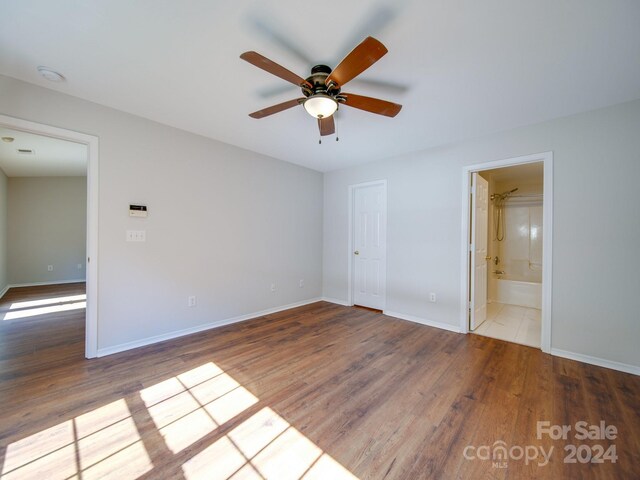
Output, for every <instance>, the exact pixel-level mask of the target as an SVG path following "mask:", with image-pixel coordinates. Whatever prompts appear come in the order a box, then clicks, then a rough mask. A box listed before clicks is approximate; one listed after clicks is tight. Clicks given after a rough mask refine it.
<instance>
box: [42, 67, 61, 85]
mask: <svg viewBox="0 0 640 480" xmlns="http://www.w3.org/2000/svg"><path fill="white" fill-rule="evenodd" d="M38 73H39V74H40V75H42V77H43V78H45V79H47V80H49V81H50V82H56V83H60V82H64V81H65V78H64V75H62V74H61V73H58V72H56V71H55V70H52V69H50V68H49V67H43V66H42V65H41V66H39V67H38Z"/></svg>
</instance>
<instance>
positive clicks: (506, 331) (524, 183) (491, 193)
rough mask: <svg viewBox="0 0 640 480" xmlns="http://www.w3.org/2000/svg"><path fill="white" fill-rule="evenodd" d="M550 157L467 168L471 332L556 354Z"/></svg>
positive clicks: (468, 317) (468, 321) (467, 306)
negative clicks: (552, 334) (552, 311)
mask: <svg viewBox="0 0 640 480" xmlns="http://www.w3.org/2000/svg"><path fill="white" fill-rule="evenodd" d="M545 155H548V156H549V158H548V160H547V159H546V158H543V157H545ZM550 155H551V154H543V155H541V156H539V158H538V159H537V161H536V158H535V156H531V157H524V158H526V160H527V161H520V162H518V161H517V160H518V159H512V161H513V163H509V161H505V162H493V163H492V164H487V165H486V166H484V168H483V166H478V167H477V168H468V169H465V170H466V171H465V175H466V177H467V178H468V182H469V183H468V187H469V188H468V190H466V191H468V192H469V197H468V206H467V212H466V216H465V225H466V226H467V232H466V235H465V250H466V251H465V254H466V255H465V256H466V262H465V265H466V275H464V276H465V277H466V285H465V287H466V288H465V290H466V296H465V310H466V318H465V320H464V324H465V327H466V329H463V331H465V332H470V333H474V334H478V335H483V336H487V337H492V338H497V339H501V340H506V341H510V342H514V343H519V344H523V345H528V346H531V347H535V348H541V349H543V350H544V351H548V350H549V349H550V329H549V322H550V303H549V302H550V288H547V287H550V285H546V282H547V279H548V282H549V283H550V278H551V277H550V267H551V265H550V243H551V235H550V233H551V232H550V231H549V232H547V231H546V230H547V228H549V230H550V228H551V225H550V217H551V215H550V212H551V208H550V205H551V199H550V198H545V197H546V196H547V195H548V194H549V195H550V188H549V187H550V185H546V181H547V180H549V179H550V178H551V172H550V171H545V170H546V169H548V168H550V164H551V161H550ZM545 160H547V161H545ZM496 163H497V165H496ZM547 212H549V214H548V215H547ZM547 217H549V218H547ZM547 248H548V250H549V252H547V251H546V250H547ZM547 261H548V263H549V265H547ZM547 268H549V271H548V272H547V271H546V270H547ZM545 294H546V295H545ZM545 297H546V298H545Z"/></svg>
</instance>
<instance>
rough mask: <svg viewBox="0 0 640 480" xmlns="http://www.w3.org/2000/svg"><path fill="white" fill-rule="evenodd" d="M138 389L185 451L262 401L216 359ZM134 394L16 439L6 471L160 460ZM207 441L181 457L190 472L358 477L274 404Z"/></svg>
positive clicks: (112, 474)
mask: <svg viewBox="0 0 640 480" xmlns="http://www.w3.org/2000/svg"><path fill="white" fill-rule="evenodd" d="M134 397H135V398H138V402H139V401H140V400H142V403H139V404H136V407H135V409H134V412H139V411H140V408H143V409H145V408H146V410H147V412H148V414H149V416H150V417H151V419H152V420H153V424H154V425H155V427H156V428H157V430H158V431H159V432H160V434H161V436H162V439H163V441H164V442H165V444H166V447H167V448H168V449H169V451H170V452H171V453H173V454H177V453H179V452H183V454H184V451H185V449H186V448H187V447H189V446H191V445H193V444H194V443H196V442H198V441H200V440H202V439H203V438H204V437H205V436H206V435H208V434H210V433H211V432H213V431H215V430H216V429H218V428H220V427H221V426H223V425H224V424H226V423H227V422H228V421H229V420H231V419H233V418H236V417H237V416H238V415H239V414H241V413H242V412H244V411H246V410H247V409H248V408H250V407H252V406H254V405H256V404H257V403H258V402H259V399H258V398H257V397H255V396H254V395H253V394H252V393H250V392H249V391H248V390H247V389H245V388H244V387H243V386H242V385H240V384H239V383H238V382H237V381H236V380H234V379H233V378H232V377H231V376H229V375H228V374H226V373H225V372H224V371H223V370H222V369H220V368H219V367H218V366H217V365H215V364H214V363H212V362H209V363H206V364H204V365H201V366H199V367H197V368H194V369H192V370H189V371H187V372H184V373H182V374H180V375H177V376H175V377H171V378H169V379H167V380H164V381H162V382H159V383H156V384H153V385H151V386H149V387H147V388H144V389H142V390H140V392H138V393H136V394H134ZM130 401H131V398H130V397H126V399H125V398H123V399H120V400H117V401H115V402H112V403H109V404H107V405H104V406H102V407H100V408H97V409H95V410H92V411H90V412H88V413H85V414H83V415H79V416H77V417H75V418H73V419H70V420H67V421H65V422H62V423H60V424H58V425H55V426H53V427H51V428H48V429H46V430H43V431H41V432H38V433H36V434H34V435H30V436H28V437H25V438H23V439H21V440H18V441H16V442H13V443H11V444H10V445H9V446H8V447H7V450H6V453H5V461H4V464H3V467H2V474H1V476H0V479H1V480H9V479H14V478H16V479H17V478H20V479H28V478H34V479H37V480H42V479H43V478H46V479H47V480H49V479H54V478H61V479H62V478H65V479H68V478H82V479H83V480H87V479H92V478H117V479H119V480H120V479H135V478H138V477H140V476H142V475H145V474H147V473H148V472H152V470H153V468H154V465H153V463H152V459H151V458H150V456H149V454H148V452H147V451H146V449H145V445H144V443H143V438H141V437H140V434H139V431H138V429H137V427H136V420H135V418H137V417H135V413H134V416H132V415H131V411H130V407H129V406H128V405H129V403H128V402H130ZM138 405H140V408H139V406H138ZM144 415H145V416H146V414H144ZM147 418H148V417H147ZM138 421H139V420H138ZM148 434H149V433H148ZM201 447H203V448H196V449H194V454H191V456H188V458H187V460H186V461H185V462H184V463H183V464H182V472H183V474H184V476H185V478H186V479H187V480H196V479H200V478H206V479H207V480H210V479H235V480H238V479H241V478H256V479H262V480H264V479H271V478H274V479H278V480H284V479H287V478H291V479H305V480H309V479H323V480H324V479H328V478H331V479H335V480H357V477H355V476H354V475H353V474H351V473H350V472H349V471H348V470H347V469H346V468H344V467H343V466H342V465H340V464H339V463H338V462H336V461H335V460H334V459H333V458H332V457H331V456H329V455H328V454H326V453H325V452H324V451H323V450H322V449H321V448H319V447H318V446H317V445H315V444H314V443H313V442H312V441H310V440H309V439H308V438H307V437H305V436H304V435H303V434H302V433H301V432H299V431H298V430H297V429H295V428H294V427H293V426H292V425H290V424H289V423H288V422H287V421H286V420H285V419H284V418H282V417H281V416H280V415H278V414H277V413H276V412H275V411H274V410H272V409H271V408H269V407H263V408H261V409H260V410H259V411H257V412H256V413H254V414H253V415H251V416H250V417H249V418H247V419H246V420H245V421H243V422H242V423H240V424H239V425H237V426H236V427H235V428H233V429H232V430H231V431H229V432H228V433H227V434H226V435H223V436H221V437H217V438H216V439H215V440H214V441H212V443H211V444H210V445H206V444H205V445H203V446H201ZM151 475H153V473H151Z"/></svg>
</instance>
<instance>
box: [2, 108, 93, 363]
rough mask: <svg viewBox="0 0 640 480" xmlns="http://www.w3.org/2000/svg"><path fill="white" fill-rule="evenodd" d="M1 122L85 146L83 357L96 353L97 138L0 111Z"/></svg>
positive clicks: (4, 125)
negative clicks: (85, 305)
mask: <svg viewBox="0 0 640 480" xmlns="http://www.w3.org/2000/svg"><path fill="white" fill-rule="evenodd" d="M0 126H2V127H5V128H10V129H13V130H20V131H23V132H28V133H34V134H36V135H43V136H46V137H53V138H59V139H61V140H68V141H71V142H75V143H81V144H83V145H86V146H87V157H88V158H87V232H86V235H87V261H86V263H85V265H86V270H85V272H86V284H87V308H86V315H85V327H86V328H85V357H86V358H94V357H96V356H97V354H98V265H99V262H98V225H99V222H98V214H99V210H98V201H99V196H98V187H99V182H98V175H99V158H98V157H99V141H98V137H96V136H94V135H87V134H85V133H80V132H75V131H73V130H66V129H63V128H58V127H53V126H51V125H45V124H42V123H36V122H31V121H28V120H23V119H20V118H15V117H10V116H7V115H0Z"/></svg>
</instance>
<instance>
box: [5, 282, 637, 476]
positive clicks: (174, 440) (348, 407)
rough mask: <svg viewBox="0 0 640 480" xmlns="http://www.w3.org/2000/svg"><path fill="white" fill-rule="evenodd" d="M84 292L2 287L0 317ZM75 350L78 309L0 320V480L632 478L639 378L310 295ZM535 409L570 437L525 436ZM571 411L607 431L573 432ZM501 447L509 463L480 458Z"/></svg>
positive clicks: (80, 336)
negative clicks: (138, 341) (166, 333)
mask: <svg viewBox="0 0 640 480" xmlns="http://www.w3.org/2000/svg"><path fill="white" fill-rule="evenodd" d="M82 293H84V285H82V284H75V285H64V286H53V287H38V288H24V289H14V290H11V291H10V292H9V293H7V295H5V297H4V298H3V299H2V301H0V319H2V318H3V317H4V316H5V315H6V313H7V312H13V311H17V310H24V311H26V310H28V309H29V307H26V308H23V309H15V308H14V309H11V306H12V305H16V304H19V303H20V302H25V301H32V300H37V299H43V298H57V297H68V296H75V295H80V294H82ZM54 305H55V304H54ZM31 308H35V307H31ZM83 353H84V310H82V309H75V310H67V311H59V312H53V313H43V314H40V315H33V316H29V317H21V318H15V319H12V320H0V380H1V383H0V408H1V410H0V411H1V413H0V468H1V473H0V478H1V479H2V480H5V479H6V480H8V479H12V478H21V479H22V478H38V479H39V480H42V479H44V478H46V479H53V478H77V479H90V478H116V479H126V478H144V479H164V478H171V479H173V478H177V479H189V480H193V479H196V478H206V479H216V478H221V479H222V478H224V479H226V478H234V479H239V478H256V479H264V478H277V479H284V478H296V479H297V478H305V479H309V478H322V479H340V478H344V479H353V478H359V479H411V480H412V479H421V478H435V479H440V478H443V479H450V478H451V479H455V478H461V479H462V478H464V479H467V478H471V479H476V478H492V479H503V478H504V479H520V478H550V479H559V478H598V479H600V478H602V479H619V478H629V479H632V478H640V378H639V377H637V376H633V375H629V374H624V373H620V372H616V371H613V370H608V369H603V368H599V367H594V366H590V365H586V364H582V363H578V362H573V361H570V360H564V359H561V358H557V357H551V356H549V355H546V354H543V353H541V352H540V351H539V350H536V349H533V348H530V347H525V346H521V345H516V344H511V343H506V342H503V341H500V340H494V339H490V338H485V337H480V336H476V335H459V334H455V333H451V332H447V331H443V330H438V329H435V328H431V327H426V326H421V325H417V324H413V323H410V322H406V321H402V320H398V319H394V318H391V317H386V316H384V315H382V314H379V313H375V312H371V311H368V310H365V309H357V308H347V307H342V306H337V305H333V304H329V303H325V302H319V303H315V304H312V305H308V306H305V307H300V308H296V309H293V310H289V311H285V312H280V313H277V314H273V315H268V316H265V317H260V318H257V319H254V320H250V321H247V322H243V323H239V324H235V325H229V326H225V327H221V328H218V329H215V330H210V331H207V332H203V333H199V334H195V335H191V336H188V337H183V338H180V339H176V340H171V341H167V342H163V343H160V344H156V345H151V346H148V347H144V348H140V349H136V350H132V351H128V352H123V353H120V354H116V355H111V356H108V357H104V358H100V359H92V360H86V359H84V358H83ZM538 421H548V422H549V423H550V424H551V425H554V424H558V425H572V432H570V433H569V437H568V439H567V440H566V441H565V440H551V439H550V438H549V437H548V436H546V435H544V436H543V437H542V438H540V439H538V438H537V436H536V433H537V431H536V424H537V422H538ZM578 421H586V422H588V423H589V424H599V422H601V421H604V422H605V423H606V424H607V425H614V426H615V427H616V428H617V430H618V435H617V438H616V439H615V440H606V439H605V440H584V441H578V440H575V439H574V437H573V435H574V434H575V431H573V426H574V425H575V423H576V422H578ZM496 442H504V443H496ZM568 444H575V445H576V446H578V445H581V444H584V445H588V446H589V448H588V449H587V447H583V448H582V449H581V455H582V457H577V458H579V459H580V458H584V455H586V454H587V453H590V452H591V447H592V446H595V445H598V444H599V445H602V446H603V447H604V449H605V450H606V448H608V447H609V446H610V445H615V447H616V451H617V456H618V458H617V462H616V463H615V464H613V463H610V462H605V463H601V464H597V463H584V464H583V463H579V461H578V462H577V463H573V464H571V463H569V464H567V463H563V459H564V458H565V456H566V455H567V452H566V451H565V450H564V447H565V445H568ZM469 446H471V447H474V448H475V449H469V448H467V447H469ZM482 446H487V447H486V448H484V449H482V448H480V449H478V447H482ZM499 446H505V447H506V448H507V449H510V451H511V456H510V457H508V458H507V459H506V462H497V463H494V462H493V461H492V460H491V459H489V460H482V459H480V458H477V457H482V458H484V455H485V454H487V452H498V453H499V452H500V451H501V450H499V449H498V448H495V449H494V447H499ZM514 447H516V448H515V449H514ZM518 447H521V448H522V449H523V450H518ZM540 447H542V448H544V452H549V450H550V449H551V448H553V451H552V453H551V455H550V461H549V463H548V464H547V465H544V466H539V462H543V461H544V457H543V455H542V453H540ZM534 448H535V455H534ZM527 449H529V453H530V454H531V456H532V457H535V458H532V459H531V460H525V458H517V457H518V455H519V453H520V452H523V453H524V452H526V451H527ZM594 449H596V447H594ZM465 452H467V456H472V455H475V457H476V458H474V459H466V458H465V455H464V453H465ZM489 455H490V453H489Z"/></svg>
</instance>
